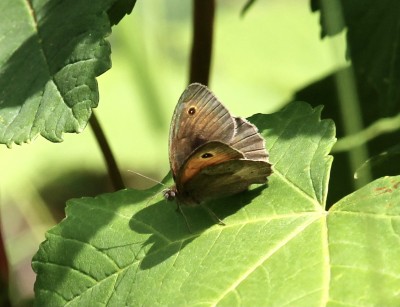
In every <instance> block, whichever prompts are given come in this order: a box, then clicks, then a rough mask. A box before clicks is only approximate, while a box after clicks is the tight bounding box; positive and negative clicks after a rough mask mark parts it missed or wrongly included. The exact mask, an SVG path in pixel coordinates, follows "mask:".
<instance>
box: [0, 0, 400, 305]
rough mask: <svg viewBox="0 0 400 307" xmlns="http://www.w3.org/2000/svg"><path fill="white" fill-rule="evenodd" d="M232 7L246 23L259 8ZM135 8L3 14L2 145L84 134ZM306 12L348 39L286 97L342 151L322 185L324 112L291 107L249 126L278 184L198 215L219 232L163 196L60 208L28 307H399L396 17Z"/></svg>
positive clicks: (318, 4)
mask: <svg viewBox="0 0 400 307" xmlns="http://www.w3.org/2000/svg"><path fill="white" fill-rule="evenodd" d="M243 2H245V3H244V4H243V3H242V5H244V6H243V9H242V14H245V12H247V10H249V9H253V7H254V4H255V2H256V1H255V0H247V1H243ZM135 4H136V1H135V0H95V1H63V0H38V1H22V0H6V1H0V15H1V18H0V41H1V46H2V48H1V50H0V143H1V144H6V145H7V146H11V145H12V144H13V143H16V144H21V143H24V142H29V141H30V140H32V139H33V138H35V137H36V136H38V135H42V136H43V137H45V138H47V139H48V140H50V141H52V142H60V141H62V137H63V133H65V132H81V131H82V130H83V129H84V128H85V126H86V125H87V122H88V120H89V118H90V116H91V113H92V108H94V107H97V104H98V100H99V97H98V88H97V82H96V77H97V76H99V75H100V74H102V73H103V72H105V71H106V70H108V69H109V68H110V67H111V61H110V53H111V50H110V46H109V43H108V42H107V41H106V37H107V36H108V35H109V34H110V33H111V26H112V25H115V24H118V22H119V21H120V20H121V19H122V18H123V16H124V15H125V14H129V13H130V11H131V10H132V9H133V7H134V6H135ZM257 5H261V3H257ZM311 5H312V9H313V10H314V11H317V10H319V11H320V14H321V29H322V30H321V33H322V37H325V36H332V35H336V34H337V33H339V32H341V31H343V30H345V29H347V43H348V52H347V56H348V58H349V59H350V60H351V64H350V65H349V67H345V68H341V69H340V70H338V71H335V72H334V73H332V75H331V76H328V77H327V78H325V79H323V80H318V81H317V82H315V83H314V84H312V85H310V86H309V87H308V88H306V89H303V90H301V91H299V92H298V93H297V95H296V98H297V100H304V101H307V102H309V103H311V104H314V105H315V106H316V105H320V104H321V103H323V104H324V105H325V106H326V108H325V111H324V117H329V118H333V119H334V120H335V122H336V125H337V127H338V137H339V138H342V137H343V138H342V139H341V140H339V142H338V145H337V146H336V148H334V150H336V152H335V153H334V154H335V162H336V163H335V165H334V168H333V171H332V173H331V164H332V160H333V158H332V156H329V153H330V152H331V149H332V146H333V145H334V143H335V140H336V139H335V132H336V131H335V126H334V124H333V121H331V120H321V119H320V116H321V114H320V112H321V110H322V108H321V107H316V108H312V107H310V106H309V105H308V104H306V103H302V102H296V103H292V104H289V105H288V106H287V107H286V108H285V109H283V110H281V111H279V112H277V113H275V114H272V115H262V114H257V115H254V116H252V117H251V118H250V119H249V120H250V121H251V122H253V123H254V124H256V125H257V127H258V128H259V130H260V132H261V134H262V135H263V137H264V138H265V140H266V144H267V147H268V149H269V152H270V157H271V162H272V163H273V169H274V173H273V174H272V175H271V177H270V180H269V183H268V187H267V186H264V185H261V186H257V187H252V189H251V190H249V191H247V192H245V193H241V194H239V195H235V196H232V197H228V198H224V199H220V200H215V201H211V202H209V203H208V204H207V205H208V206H209V207H210V208H212V210H213V211H214V212H215V213H216V215H217V216H219V217H220V218H221V219H223V220H224V222H225V223H226V226H220V225H215V224H214V223H213V220H212V219H211V218H210V216H209V215H207V213H206V212H205V211H204V210H202V209H201V208H184V210H185V214H186V215H187V217H188V220H189V223H190V224H191V229H192V230H194V232H193V233H190V232H188V229H187V228H186V225H185V221H184V219H183V217H182V216H180V215H179V213H177V212H176V210H175V206H174V205H173V204H166V203H165V201H164V200H163V199H161V198H162V197H161V195H160V193H159V192H160V189H159V188H153V189H150V190H147V191H135V190H123V191H119V192H116V193H111V194H104V195H100V196H98V197H95V198H82V199H74V200H70V201H69V202H68V207H67V218H66V219H65V220H63V221H62V222H61V223H60V224H59V225H57V226H56V227H54V228H53V229H51V230H50V231H48V232H47V234H46V241H45V242H43V243H42V245H41V246H40V248H39V251H38V252H37V254H36V255H35V257H34V259H33V263H32V266H33V269H34V271H35V272H36V273H37V280H36V283H35V293H36V302H35V303H36V305H37V306H63V305H66V304H68V305H70V306H100V305H102V306H103V305H107V306H126V305H129V306H136V305H141V306H142V305H144V306H153V305H181V306H187V305H190V306H192V305H199V306H210V305H212V306H215V305H221V306H242V305H243V306H264V305H268V306H270V305H277V306H282V305H289V306H327V305H329V306H366V305H370V306H399V305H400V298H399V294H398V293H399V292H398V291H399V288H400V278H399V276H400V265H399V263H400V262H399V261H398V259H399V258H400V245H399V240H398V238H399V236H400V223H399V221H400V218H399V216H400V176H395V175H396V174H398V165H399V164H398V157H399V145H398V139H399V137H400V132H399V130H400V122H399V111H400V108H399V106H400V88H399V86H398V84H399V81H400V61H399V54H400V53H399V51H400V50H399V46H400V44H399V43H398V42H399V38H400V37H399V31H398V20H399V17H400V10H399V8H400V7H399V3H398V2H397V1H394V0H384V1H380V2H376V1H372V0H367V1H355V0H352V1H340V0H335V1H326V0H312V1H311ZM233 34H235V33H233ZM137 45H139V47H138V49H137V50H139V49H142V46H141V45H140V44H137ZM293 49H295V48H293ZM132 50H134V49H131V51H130V53H132V54H133V56H132V58H133V59H132V61H135V63H136V64H137V65H136V67H139V70H140V71H141V72H142V73H141V77H140V80H137V83H138V84H141V86H140V88H141V91H142V92H143V93H144V95H143V96H146V98H147V100H146V101H148V102H149V103H148V110H150V112H149V113H150V114H151V117H152V120H153V121H154V122H155V123H157V124H158V125H159V126H160V127H161V125H160V123H162V121H163V117H162V115H163V110H162V108H161V107H160V105H157V103H158V102H159V100H160V99H158V95H157V94H155V93H154V91H153V87H152V86H149V84H151V82H152V79H153V78H154V77H155V76H154V75H152V74H150V73H149V72H148V67H149V66H147V65H144V63H145V61H144V60H143V58H141V57H140V56H137V55H138V54H139V53H135V52H132ZM135 50H136V49H135ZM290 51H291V50H290ZM173 53H174V52H171V54H173ZM288 54H289V53H288ZM150 55H151V54H150ZM169 56H171V57H173V55H169ZM150 60H151V59H150V57H149V62H150ZM245 60H247V61H248V63H252V62H251V61H249V59H245ZM177 61H178V60H177ZM258 61H259V59H256V61H255V62H258ZM240 65H242V63H241V64H240ZM243 66H244V64H243ZM249 66H250V67H251V69H253V68H252V67H253V66H254V65H249ZM143 76H145V77H143ZM156 77H157V76H156ZM246 78H247V75H246V74H244V77H243V80H246ZM240 82H242V80H240ZM166 87H167V86H166ZM149 89H152V90H149ZM163 90H165V89H163ZM156 106H157V107H156ZM327 114H328V116H327ZM367 145H368V146H367ZM343 152H344V153H343ZM348 152H350V159H349V160H350V162H348V161H346V159H345V158H344V155H347V153H348ZM382 152H383V153H382ZM371 156H373V158H371V159H369V160H367V159H368V158H369V157H371ZM365 160H367V161H366V162H365ZM360 161H361V163H360ZM393 161H395V163H393ZM363 162H365V163H364V164H363V166H362V167H361V169H360V170H359V172H358V173H357V175H359V177H360V178H364V181H363V182H362V183H361V184H359V185H360V186H361V185H363V184H364V182H370V183H369V184H367V185H365V186H364V187H362V188H361V189H359V190H356V191H355V192H354V189H353V187H352V185H353V183H354V181H353V174H354V172H355V170H356V169H357V168H358V167H360V165H361V164H362V163H363ZM383 165H385V166H386V167H383ZM388 174H390V175H393V176H392V177H382V178H379V177H381V176H384V175H388ZM4 177H5V176H4ZM371 178H379V179H376V180H375V181H372V180H371ZM165 182H166V183H167V184H168V185H172V180H171V179H170V178H169V179H166V180H165ZM328 182H330V187H329V194H328ZM86 188H87V187H86ZM332 195H333V196H332Z"/></svg>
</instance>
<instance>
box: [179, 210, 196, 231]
mask: <svg viewBox="0 0 400 307" xmlns="http://www.w3.org/2000/svg"><path fill="white" fill-rule="evenodd" d="M176 211H178V212H179V213H180V214H182V216H183V218H184V219H185V224H186V227H187V229H188V230H189V232H190V233H193V231H192V229H191V228H190V225H189V221H188V219H187V217H186V215H185V213H184V212H183V209H182V207H181V206H180V205H179V204H178V203H177V207H176Z"/></svg>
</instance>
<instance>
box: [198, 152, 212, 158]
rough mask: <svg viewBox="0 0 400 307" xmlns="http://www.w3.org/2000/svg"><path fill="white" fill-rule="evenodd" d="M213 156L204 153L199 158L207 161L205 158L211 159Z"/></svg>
mask: <svg viewBox="0 0 400 307" xmlns="http://www.w3.org/2000/svg"><path fill="white" fill-rule="evenodd" d="M212 156H213V154H210V153H209V152H206V153H205V154H202V155H201V157H202V158H203V159H207V158H211V157H212Z"/></svg>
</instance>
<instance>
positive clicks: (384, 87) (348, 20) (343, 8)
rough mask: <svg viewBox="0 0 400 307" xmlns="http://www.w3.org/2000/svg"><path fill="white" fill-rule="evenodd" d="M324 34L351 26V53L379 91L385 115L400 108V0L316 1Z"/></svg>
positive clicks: (381, 109) (355, 61)
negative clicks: (399, 0)
mask: <svg viewBox="0 0 400 307" xmlns="http://www.w3.org/2000/svg"><path fill="white" fill-rule="evenodd" d="M311 4H312V9H313V10H314V11H315V10H320V11H321V27H322V36H325V35H335V34H337V33H338V32H340V31H342V30H343V29H344V27H347V42H348V54H349V55H350V58H351V60H352V62H353V65H354V67H355V69H356V72H357V74H358V75H360V76H362V78H364V79H365V81H366V82H369V83H370V84H371V86H372V87H373V88H374V89H375V90H376V91H377V92H378V95H379V98H380V99H379V105H380V108H379V111H380V114H381V115H384V116H386V115H394V114H395V113H397V112H399V111H400V88H399V86H397V85H398V84H399V83H400V56H399V55H400V44H399V41H400V2H398V1H396V0H384V1H373V0H366V1H357V0H351V1H339V0H335V1H325V0H312V1H311Z"/></svg>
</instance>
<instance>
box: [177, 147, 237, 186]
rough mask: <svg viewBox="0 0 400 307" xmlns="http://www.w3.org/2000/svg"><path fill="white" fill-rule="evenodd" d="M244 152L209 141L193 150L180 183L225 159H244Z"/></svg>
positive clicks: (182, 172) (183, 168)
mask: <svg viewBox="0 0 400 307" xmlns="http://www.w3.org/2000/svg"><path fill="white" fill-rule="evenodd" d="M243 158H244V156H243V154H242V153H240V152H239V151H237V150H236V149H233V148H232V147H230V146H229V145H227V144H224V143H221V142H208V143H206V144H204V145H203V146H200V147H199V148H197V149H196V150H194V151H193V152H192V154H191V155H190V156H189V158H188V159H187V160H186V162H185V163H184V164H183V166H182V168H181V170H180V176H178V178H179V185H183V184H185V182H187V181H188V180H190V179H191V178H193V177H194V176H196V175H197V174H198V173H199V172H200V171H201V170H202V169H204V168H206V167H208V166H211V165H215V164H219V163H221V162H224V161H229V160H237V159H243Z"/></svg>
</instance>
